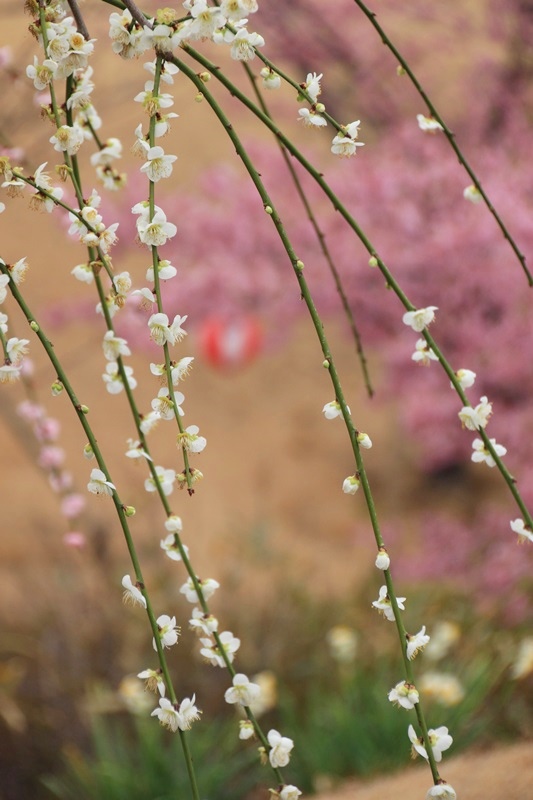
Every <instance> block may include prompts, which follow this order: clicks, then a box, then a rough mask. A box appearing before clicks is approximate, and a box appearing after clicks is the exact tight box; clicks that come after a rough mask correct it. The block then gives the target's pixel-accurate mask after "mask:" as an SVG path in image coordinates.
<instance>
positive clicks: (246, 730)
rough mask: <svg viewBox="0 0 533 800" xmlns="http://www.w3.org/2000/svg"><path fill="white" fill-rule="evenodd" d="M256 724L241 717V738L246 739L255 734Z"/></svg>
mask: <svg viewBox="0 0 533 800" xmlns="http://www.w3.org/2000/svg"><path fill="white" fill-rule="evenodd" d="M254 734H255V731H254V726H253V724H252V723H251V722H250V720H248V719H241V720H240V722H239V739H242V740H243V741H246V739H251V738H252V736H254Z"/></svg>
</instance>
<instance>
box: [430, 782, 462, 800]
mask: <svg viewBox="0 0 533 800" xmlns="http://www.w3.org/2000/svg"><path fill="white" fill-rule="evenodd" d="M435 797H438V798H440V800H457V793H456V791H455V789H454V788H453V786H451V785H450V784H449V783H438V784H437V785H436V786H432V787H431V789H428V791H427V794H426V800H434V798H435Z"/></svg>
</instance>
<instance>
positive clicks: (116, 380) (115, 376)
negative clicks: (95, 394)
mask: <svg viewBox="0 0 533 800" xmlns="http://www.w3.org/2000/svg"><path fill="white" fill-rule="evenodd" d="M123 369H124V373H125V375H126V381H127V383H128V386H129V388H130V389H135V388H136V386H137V381H136V380H135V378H134V377H133V367H126V366H125V367H123ZM102 379H103V381H104V383H105V388H106V389H107V391H108V392H109V394H119V393H120V392H121V391H122V390H123V389H124V383H123V380H122V375H121V374H120V370H119V366H118V362H117V361H108V363H107V364H106V366H105V373H104V374H103V375H102Z"/></svg>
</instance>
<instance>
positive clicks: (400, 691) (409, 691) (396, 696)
mask: <svg viewBox="0 0 533 800" xmlns="http://www.w3.org/2000/svg"><path fill="white" fill-rule="evenodd" d="M388 698H389V700H390V701H391V703H394V704H395V705H397V706H398V707H401V708H407V709H411V708H414V707H415V705H416V704H417V703H418V701H419V700H420V696H419V694H418V691H417V690H416V688H415V687H414V686H413V684H412V683H407V681H400V683H397V684H396V686H395V687H394V689H391V690H390V692H389V694H388Z"/></svg>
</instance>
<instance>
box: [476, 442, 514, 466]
mask: <svg viewBox="0 0 533 800" xmlns="http://www.w3.org/2000/svg"><path fill="white" fill-rule="evenodd" d="M489 441H490V443H491V445H492V446H493V448H494V450H495V451H496V455H497V456H504V455H505V454H506V453H507V448H505V447H504V446H503V445H501V444H496V439H489ZM472 448H473V450H474V452H473V453H472V456H471V458H472V461H475V462H476V463H482V462H483V461H484V462H485V464H486V465H487V466H488V467H495V466H496V462H495V461H494V458H493V457H492V455H491V454H490V452H489V451H488V450H487V448H486V447H485V443H484V441H483V440H482V439H474V441H473V442H472Z"/></svg>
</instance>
